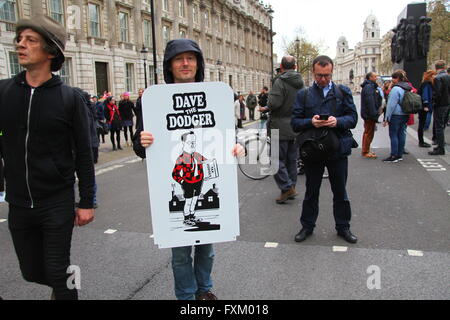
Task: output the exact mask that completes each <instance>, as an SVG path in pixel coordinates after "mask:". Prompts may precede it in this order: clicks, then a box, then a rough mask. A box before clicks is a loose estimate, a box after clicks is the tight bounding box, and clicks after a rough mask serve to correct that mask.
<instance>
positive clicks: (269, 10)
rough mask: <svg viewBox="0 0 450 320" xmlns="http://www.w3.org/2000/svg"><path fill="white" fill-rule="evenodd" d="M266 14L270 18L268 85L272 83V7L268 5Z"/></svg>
mask: <svg viewBox="0 0 450 320" xmlns="http://www.w3.org/2000/svg"><path fill="white" fill-rule="evenodd" d="M267 12H268V13H269V17H270V66H271V69H270V83H272V81H273V30H272V19H273V17H272V14H273V13H274V12H275V11H273V9H272V6H271V5H269V8H268V9H267Z"/></svg>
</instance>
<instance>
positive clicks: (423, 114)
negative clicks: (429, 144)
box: [417, 110, 428, 143]
mask: <svg viewBox="0 0 450 320" xmlns="http://www.w3.org/2000/svg"><path fill="white" fill-rule="evenodd" d="M427 114H428V112H426V111H423V110H422V111H419V128H418V129H417V137H418V138H419V142H420V143H423V142H424V141H423V128H424V127H425V122H426V120H427Z"/></svg>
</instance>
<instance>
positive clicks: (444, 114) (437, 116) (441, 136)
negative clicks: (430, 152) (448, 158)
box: [433, 106, 450, 152]
mask: <svg viewBox="0 0 450 320" xmlns="http://www.w3.org/2000/svg"><path fill="white" fill-rule="evenodd" d="M449 110H450V106H444V107H442V106H440V107H435V108H434V112H433V119H434V122H433V126H434V127H435V128H436V142H437V149H438V150H441V151H444V152H445V133H444V132H445V127H446V126H447V122H446V121H448V112H449Z"/></svg>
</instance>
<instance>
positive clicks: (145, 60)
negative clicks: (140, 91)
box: [141, 45, 148, 89]
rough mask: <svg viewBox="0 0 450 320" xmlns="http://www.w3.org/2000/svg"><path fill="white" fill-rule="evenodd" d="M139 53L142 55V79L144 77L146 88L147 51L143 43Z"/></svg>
mask: <svg viewBox="0 0 450 320" xmlns="http://www.w3.org/2000/svg"><path fill="white" fill-rule="evenodd" d="M141 53H142V55H143V56H144V79H145V89H147V53H148V49H147V48H146V47H145V46H144V45H142V50H141Z"/></svg>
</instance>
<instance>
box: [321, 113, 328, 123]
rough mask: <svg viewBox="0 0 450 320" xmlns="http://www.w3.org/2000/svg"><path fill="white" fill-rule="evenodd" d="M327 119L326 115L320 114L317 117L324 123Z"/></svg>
mask: <svg viewBox="0 0 450 320" xmlns="http://www.w3.org/2000/svg"><path fill="white" fill-rule="evenodd" d="M328 117H329V115H328V114H321V115H319V120H325V121H327V120H328Z"/></svg>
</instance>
